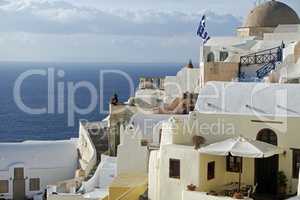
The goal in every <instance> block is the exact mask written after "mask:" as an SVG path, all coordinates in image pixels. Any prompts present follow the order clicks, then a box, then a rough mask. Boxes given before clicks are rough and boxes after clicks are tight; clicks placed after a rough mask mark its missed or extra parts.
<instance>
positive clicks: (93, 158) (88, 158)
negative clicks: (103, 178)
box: [78, 122, 97, 176]
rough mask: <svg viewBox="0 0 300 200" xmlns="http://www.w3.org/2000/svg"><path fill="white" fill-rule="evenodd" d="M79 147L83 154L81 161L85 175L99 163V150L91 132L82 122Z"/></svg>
mask: <svg viewBox="0 0 300 200" xmlns="http://www.w3.org/2000/svg"><path fill="white" fill-rule="evenodd" d="M78 149H79V151H80V154H81V159H80V160H79V162H80V165H81V168H82V169H83V170H84V171H85V176H87V175H88V174H89V173H90V171H91V170H92V169H93V168H94V166H95V165H96V163H97V151H96V149H95V146H94V144H93V142H92V140H91V137H90V135H89V132H88V131H87V130H86V129H85V127H84V124H83V123H82V122H80V125H79V146H78Z"/></svg>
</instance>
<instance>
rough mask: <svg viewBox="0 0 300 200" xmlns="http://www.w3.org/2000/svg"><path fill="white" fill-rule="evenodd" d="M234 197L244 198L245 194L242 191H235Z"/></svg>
mask: <svg viewBox="0 0 300 200" xmlns="http://www.w3.org/2000/svg"><path fill="white" fill-rule="evenodd" d="M233 198H234V199H244V196H243V194H242V193H240V192H235V193H234V194H233Z"/></svg>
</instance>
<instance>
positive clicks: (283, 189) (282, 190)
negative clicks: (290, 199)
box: [278, 185, 287, 194]
mask: <svg viewBox="0 0 300 200" xmlns="http://www.w3.org/2000/svg"><path fill="white" fill-rule="evenodd" d="M286 189H287V185H280V186H279V187H278V193H279V194H286Z"/></svg>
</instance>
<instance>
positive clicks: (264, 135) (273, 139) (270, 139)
mask: <svg viewBox="0 0 300 200" xmlns="http://www.w3.org/2000/svg"><path fill="white" fill-rule="evenodd" d="M256 139H257V140H259V141H262V142H266V143H269V144H272V145H275V146H277V143H278V141H277V135H276V133H275V132H274V131H272V130H271V129H262V130H261V131H259V133H258V134H257V138H256Z"/></svg>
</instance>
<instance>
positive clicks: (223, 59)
mask: <svg viewBox="0 0 300 200" xmlns="http://www.w3.org/2000/svg"><path fill="white" fill-rule="evenodd" d="M227 58H228V52H226V51H221V52H220V61H221V62H222V61H225V60H226V59H227Z"/></svg>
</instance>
